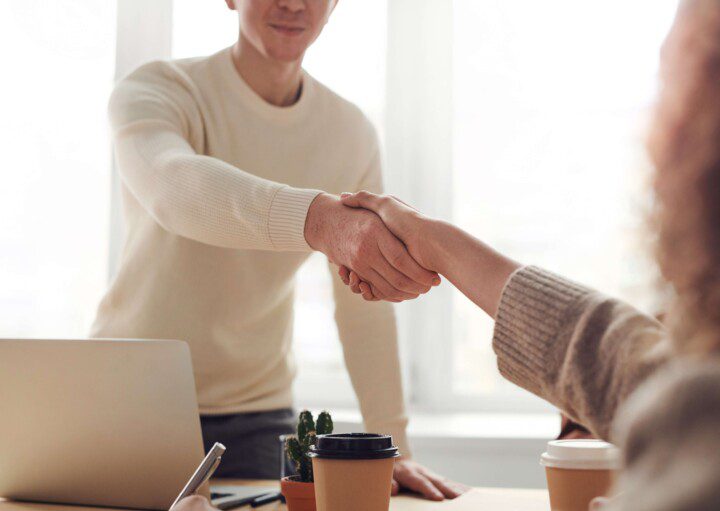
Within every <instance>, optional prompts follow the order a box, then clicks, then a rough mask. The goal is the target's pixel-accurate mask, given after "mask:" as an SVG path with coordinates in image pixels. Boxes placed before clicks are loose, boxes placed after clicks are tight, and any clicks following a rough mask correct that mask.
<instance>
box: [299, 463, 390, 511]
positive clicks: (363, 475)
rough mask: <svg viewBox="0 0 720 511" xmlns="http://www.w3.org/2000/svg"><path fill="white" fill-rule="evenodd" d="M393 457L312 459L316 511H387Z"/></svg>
mask: <svg viewBox="0 0 720 511" xmlns="http://www.w3.org/2000/svg"><path fill="white" fill-rule="evenodd" d="M394 464H395V459H394V458H387V459H381V460H332V459H322V458H313V472H314V474H315V502H316V505H317V511H340V510H342V511H387V510H388V509H389V507H390V489H391V486H392V473H393V465H394Z"/></svg>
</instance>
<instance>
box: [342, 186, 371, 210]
mask: <svg viewBox="0 0 720 511" xmlns="http://www.w3.org/2000/svg"><path fill="white" fill-rule="evenodd" d="M340 200H341V201H342V203H343V204H345V205H346V206H350V207H351V208H365V209H369V210H370V211H374V212H375V213H378V210H379V209H380V197H378V196H377V195H375V194H374V193H370V192H366V191H362V192H357V193H343V194H341V195H340Z"/></svg>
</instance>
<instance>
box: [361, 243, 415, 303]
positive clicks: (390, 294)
mask: <svg viewBox="0 0 720 511" xmlns="http://www.w3.org/2000/svg"><path fill="white" fill-rule="evenodd" d="M389 267H390V265H389V264H388V262H387V261H385V260H384V258H383V256H382V254H378V257H376V258H375V259H374V264H373V267H369V268H368V269H367V270H363V272H362V275H363V280H364V281H365V282H367V283H368V284H370V286H371V289H372V290H373V294H375V296H378V295H377V294H376V293H375V290H377V291H379V293H380V296H382V299H383V300H387V301H392V300H400V301H404V300H412V299H414V298H417V295H416V294H413V293H406V292H405V291H402V290H400V289H397V288H396V287H394V286H393V285H392V284H391V283H390V282H388V281H387V280H386V279H385V276H384V275H383V274H382V273H381V272H380V271H378V270H379V268H383V269H385V268H389Z"/></svg>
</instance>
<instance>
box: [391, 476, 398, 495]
mask: <svg viewBox="0 0 720 511" xmlns="http://www.w3.org/2000/svg"><path fill="white" fill-rule="evenodd" d="M398 493H400V485H399V484H398V482H397V481H396V480H395V479H393V480H392V488H390V495H397V494H398Z"/></svg>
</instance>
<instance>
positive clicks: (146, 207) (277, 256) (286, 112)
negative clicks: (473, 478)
mask: <svg viewBox="0 0 720 511" xmlns="http://www.w3.org/2000/svg"><path fill="white" fill-rule="evenodd" d="M226 2H227V4H228V7H230V9H233V10H236V11H237V12H238V14H239V19H240V36H239V38H238V41H237V42H236V43H235V44H234V45H233V46H232V47H231V48H228V49H225V50H222V51H220V52H218V53H216V54H214V55H212V56H209V57H202V58H195V59H187V60H179V61H172V62H153V63H150V64H146V65H144V66H142V67H140V68H139V69H137V70H136V71H134V72H133V73H131V74H130V75H129V76H128V77H126V78H125V79H123V80H122V81H121V82H120V83H119V84H118V85H117V87H116V89H115V91H114V92H113V95H112V97H111V100H110V106H109V112H110V121H111V125H112V130H113V139H114V145H115V155H116V159H117V166H118V168H119V171H120V174H121V177H122V183H123V186H122V195H123V204H124V215H125V221H126V225H127V238H126V240H125V245H124V250H123V254H122V261H121V266H120V269H119V271H118V274H117V276H116V277H115V279H114V281H113V282H112V285H111V287H110V289H109V290H108V292H107V294H106V296H105V297H104V299H103V300H102V303H101V304H100V306H99V309H98V313H97V318H96V320H95V323H94V325H93V328H92V335H93V336H95V337H131V338H173V339H182V340H185V341H187V342H188V343H189V344H190V348H191V351H192V357H193V365H194V369H195V378H196V382H197V390H198V399H199V404H200V412H201V422H202V427H203V436H204V438H205V441H206V443H211V442H213V441H221V442H223V443H225V444H227V445H228V447H229V449H228V455H227V456H226V458H225V459H224V460H223V464H222V466H221V467H220V472H219V473H220V475H226V476H236V477H253V478H275V477H277V475H278V472H279V459H278V456H279V455H278V439H277V437H278V435H279V434H282V433H287V432H291V431H292V429H293V425H294V422H295V417H294V413H293V412H292V411H291V407H292V395H291V385H292V380H293V377H294V374H295V367H294V363H293V358H292V354H291V341H292V327H293V291H294V277H295V273H296V272H297V270H298V268H299V267H300V265H301V264H302V263H303V261H305V260H306V259H307V257H308V256H309V254H310V253H311V252H312V250H319V251H321V252H323V253H324V254H326V255H327V257H328V259H329V260H330V261H331V263H335V264H341V265H345V266H347V267H349V268H353V269H354V270H355V271H356V272H357V273H358V275H360V276H361V277H362V278H363V280H364V281H365V282H368V283H370V285H371V286H372V287H373V292H374V293H376V294H375V296H377V297H379V298H385V299H389V300H391V301H401V300H404V299H408V298H413V297H416V296H417V295H418V294H420V293H424V292H427V291H428V290H429V289H430V287H431V286H432V285H436V284H437V283H439V280H438V278H437V275H436V274H434V273H431V272H428V271H427V270H425V269H424V268H422V267H420V266H419V265H418V264H417V263H416V262H415V260H414V259H412V257H410V255H409V254H408V253H407V251H406V249H405V247H404V245H403V244H402V243H401V242H400V241H399V240H398V239H397V238H395V236H393V235H392V234H391V233H390V231H388V230H387V228H386V227H385V226H384V224H383V223H382V222H381V221H380V219H379V218H378V217H377V216H376V215H375V214H373V213H370V212H368V211H364V210H354V209H351V208H347V207H346V206H344V205H342V204H341V202H340V201H339V199H338V197H337V194H339V193H341V192H343V191H354V190H359V189H366V190H374V191H380V190H381V188H382V175H381V167H380V151H379V147H378V140H377V136H376V133H375V131H374V129H373V127H372V125H371V124H370V122H368V120H367V119H366V118H365V117H364V115H363V114H362V113H361V112H360V110H358V108H357V107H355V106H354V105H352V104H351V103H349V102H347V101H345V100H344V99H342V98H340V97H339V96H337V95H336V94H334V93H333V92H332V91H331V90H329V89H328V88H326V87H325V86H324V85H322V84H320V83H318V82H317V81H315V80H314V79H313V78H312V77H311V76H309V75H308V74H307V73H305V72H304V71H303V69H302V67H301V63H302V59H303V56H304V53H305V50H306V49H307V48H308V46H309V45H310V44H311V43H312V42H313V41H314V40H315V39H316V38H317V36H318V35H319V34H320V32H321V30H322V28H323V26H324V25H325V23H326V22H327V19H328V17H329V16H330V13H331V12H332V10H333V8H334V7H335V2H336V0H226ZM333 273H334V272H333ZM333 285H334V296H335V302H336V314H335V317H336V321H337V326H338V331H339V334H340V340H341V342H342V345H343V350H344V356H345V361H346V365H347V368H348V371H349V373H350V377H351V380H352V383H353V386H354V389H355V392H356V394H357V397H358V400H359V402H360V407H361V411H362V414H363V419H364V422H365V427H366V428H367V430H370V431H374V432H383V433H390V434H392V435H393V438H394V439H395V442H396V443H397V445H398V446H399V447H400V450H401V451H402V452H403V453H404V456H403V457H402V458H401V459H400V460H399V461H398V463H397V465H396V470H395V483H396V484H395V488H396V489H397V487H398V485H401V486H406V487H409V488H411V489H413V490H417V491H420V492H422V493H423V494H424V495H425V496H427V497H428V498H433V499H437V500H441V499H442V498H443V497H454V496H456V495H457V494H458V493H459V491H460V490H459V489H458V487H456V486H454V485H453V484H452V483H448V482H446V481H444V480H443V478H441V477H439V476H437V475H436V474H433V473H432V472H430V471H429V470H427V469H425V468H424V467H422V466H421V465H419V464H417V463H415V462H414V461H412V460H411V459H410V454H409V453H410V451H409V448H408V444H407V437H406V433H405V428H406V424H407V418H406V415H405V409H404V404H403V394H402V387H401V377H400V364H399V361H398V346H397V334H396V325H395V317H394V313H393V308H392V305H391V304H388V303H385V302H377V303H365V302H363V301H362V299H361V298H360V297H357V296H355V295H353V294H352V293H351V292H349V291H348V290H347V289H344V286H343V283H342V282H341V281H340V279H338V278H337V277H336V276H335V277H334V280H333Z"/></svg>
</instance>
